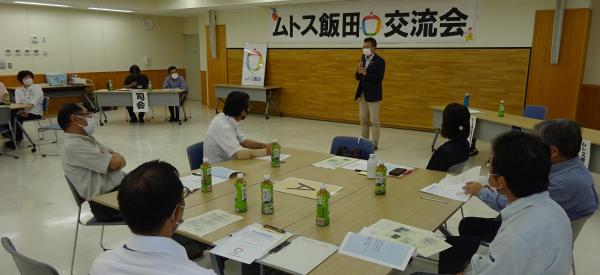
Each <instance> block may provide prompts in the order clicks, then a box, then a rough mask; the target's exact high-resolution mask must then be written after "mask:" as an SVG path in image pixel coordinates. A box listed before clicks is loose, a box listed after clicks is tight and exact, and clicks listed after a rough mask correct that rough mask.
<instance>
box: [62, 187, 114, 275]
mask: <svg viewBox="0 0 600 275" xmlns="http://www.w3.org/2000/svg"><path fill="white" fill-rule="evenodd" d="M65 179H66V180H67V185H68V186H69V190H71V193H72V194H73V198H74V199H75V203H76V204H77V208H78V211H77V226H76V227H75V241H74V242H73V255H72V256H71V274H73V265H74V264H75V251H76V249H77V236H78V235H79V225H80V224H81V225H85V226H101V227H102V231H101V233H100V247H102V250H107V249H106V248H105V247H104V244H103V243H102V241H103V240H104V226H106V225H125V221H117V222H99V221H98V220H96V218H91V219H90V220H89V221H87V222H85V223H84V222H82V221H81V205H82V204H83V203H84V202H85V200H84V199H82V198H81V197H80V196H79V193H77V190H76V189H75V187H74V186H73V183H71V181H70V180H69V178H67V176H66V175H65Z"/></svg>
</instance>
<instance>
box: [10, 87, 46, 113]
mask: <svg viewBox="0 0 600 275" xmlns="http://www.w3.org/2000/svg"><path fill="white" fill-rule="evenodd" d="M15 103H19V104H32V105H33V108H32V109H31V110H29V113H30V114H34V115H38V116H41V115H43V113H44V91H42V86H40V85H38V84H31V85H30V86H29V87H27V88H25V87H19V88H17V90H15Z"/></svg>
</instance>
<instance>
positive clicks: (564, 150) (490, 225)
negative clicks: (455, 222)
mask: <svg viewBox="0 0 600 275" xmlns="http://www.w3.org/2000/svg"><path fill="white" fill-rule="evenodd" d="M534 131H535V133H536V134H537V135H539V136H540V137H541V138H542V140H543V141H544V143H546V144H547V145H549V146H550V151H551V152H550V161H551V163H552V167H551V169H550V185H549V186H548V191H549V193H550V197H551V198H552V199H553V200H554V201H556V202H557V203H558V204H559V205H560V206H561V207H562V208H563V209H564V210H565V212H567V215H568V216H569V219H570V220H571V221H575V220H578V219H580V218H583V217H586V216H589V215H591V214H593V213H594V212H595V211H596V210H597V209H598V195H597V193H596V190H595V188H594V179H593V178H592V175H591V173H590V172H589V171H588V169H587V168H586V167H585V165H584V164H583V162H582V161H581V159H580V158H579V150H580V149H581V141H582V137H581V127H580V126H579V124H577V123H576V122H574V121H571V120H566V119H555V120H548V121H542V122H540V123H538V124H537V125H536V126H535V129H534ZM464 189H465V193H467V194H471V195H474V196H477V197H478V198H479V199H481V200H482V201H483V202H484V203H485V204H487V205H488V206H489V207H491V208H492V209H494V210H496V211H500V210H502V209H504V208H505V207H506V205H507V204H508V200H507V199H506V197H505V196H503V195H501V194H499V193H498V192H496V191H494V190H492V189H490V188H489V187H488V186H485V185H482V184H481V183H478V182H469V183H467V185H466V186H465V188H464ZM500 224H501V220H500V219H496V218H491V219H488V218H479V217H467V218H464V219H462V220H461V221H460V224H459V226H458V231H459V232H460V235H461V236H474V237H480V238H481V239H482V240H484V241H488V242H490V241H491V240H492V239H493V238H494V236H495V235H496V233H497V232H498V229H499V228H500Z"/></svg>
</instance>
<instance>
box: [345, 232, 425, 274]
mask: <svg viewBox="0 0 600 275" xmlns="http://www.w3.org/2000/svg"><path fill="white" fill-rule="evenodd" d="M338 253H340V254H344V255H347V256H351V257H355V258H358V259H362V260H365V261H369V262H373V263H377V264H380V265H384V266H387V267H391V268H394V269H398V270H404V269H406V265H407V264H408V262H409V261H410V259H411V258H412V256H413V255H414V253H415V248H414V247H412V246H409V245H406V244H403V243H399V242H390V241H386V240H382V239H378V238H375V237H370V236H365V235H361V234H356V233H352V232H348V233H347V234H346V237H345V238H344V241H343V242H342V245H341V246H340V249H339V251H338Z"/></svg>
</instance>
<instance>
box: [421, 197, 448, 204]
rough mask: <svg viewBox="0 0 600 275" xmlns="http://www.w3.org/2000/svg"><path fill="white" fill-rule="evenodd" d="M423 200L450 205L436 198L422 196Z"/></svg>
mask: <svg viewBox="0 0 600 275" xmlns="http://www.w3.org/2000/svg"><path fill="white" fill-rule="evenodd" d="M421 199H424V200H428V201H435V202H441V203H448V202H447V201H443V200H438V199H434V198H428V197H423V196H421Z"/></svg>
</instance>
